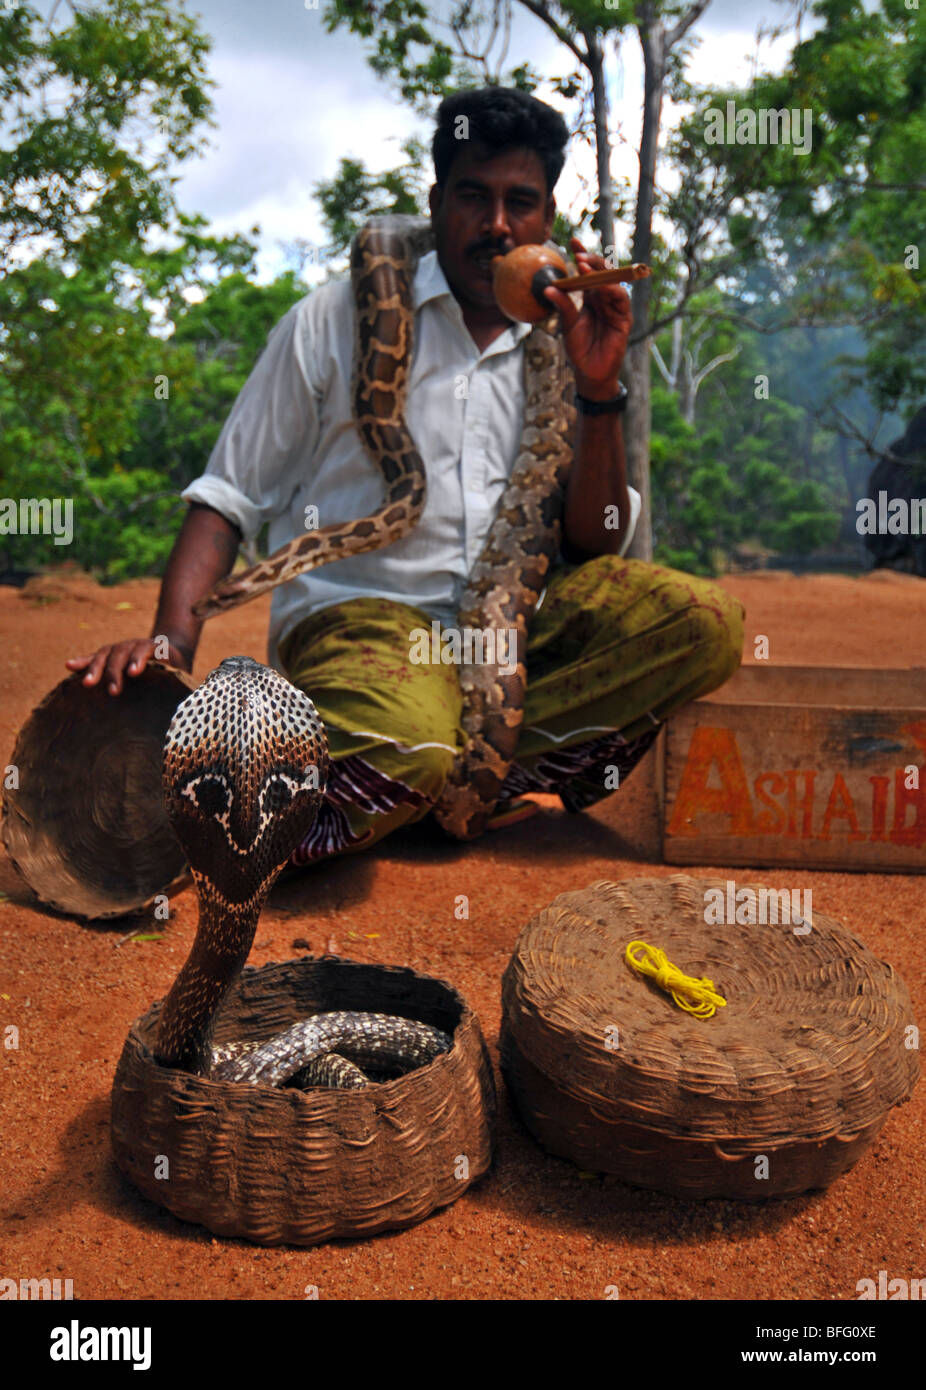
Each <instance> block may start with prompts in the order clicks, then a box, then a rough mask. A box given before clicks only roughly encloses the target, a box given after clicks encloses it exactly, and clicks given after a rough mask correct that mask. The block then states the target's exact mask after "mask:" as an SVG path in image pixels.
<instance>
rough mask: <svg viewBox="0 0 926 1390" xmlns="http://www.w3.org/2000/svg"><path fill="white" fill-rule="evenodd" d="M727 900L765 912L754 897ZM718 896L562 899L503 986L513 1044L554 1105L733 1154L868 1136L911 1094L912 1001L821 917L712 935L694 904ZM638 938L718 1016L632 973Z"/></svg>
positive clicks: (529, 938) (590, 891)
mask: <svg viewBox="0 0 926 1390" xmlns="http://www.w3.org/2000/svg"><path fill="white" fill-rule="evenodd" d="M737 887H738V889H739V890H740V891H741V890H742V889H743V887H748V889H749V890H750V892H751V893H754V894H755V895H756V902H757V903H758V904H759V905H760V906H761V903H762V901H763V895H765V900H766V901H767V902H770V901H771V897H770V893H771V891H772V890H769V889H768V888H767V887H765V886H764V885H758V884H750V885H742V884H740V885H737ZM727 892H728V886H727V884H726V883H725V882H721V881H719V880H712V879H700V878H699V879H695V878H690V877H688V876H686V875H682V874H679V875H673V876H672V877H671V878H668V879H652V880H647V879H630V880H625V881H624V882H623V883H620V884H617V883H609V882H599V883H593V884H591V885H590V886H589V887H588V888H586V889H585V890H583V891H581V892H572V893H562V894H560V896H559V897H558V898H556V899H555V901H554V902H553V903H551V904H550V906H549V907H547V908H544V909H543V910H542V911H541V912H539V913H537V914H536V915H535V916H534V917H533V919H532V920H531V921H530V922H529V923H528V925H527V926H526V927H525V928H524V930H523V931H522V933H521V935H520V937H519V939H518V942H517V945H516V947H515V951H514V954H513V956H512V959H511V962H510V963H509V966H508V969H507V971H506V974H505V981H504V995H503V1011H504V1018H505V1027H506V1030H507V1031H508V1034H509V1035H510V1037H511V1038H512V1039H513V1040H514V1042H515V1043H516V1044H517V1046H518V1047H519V1048H520V1050H521V1051H522V1052H523V1054H524V1055H525V1056H526V1057H527V1058H528V1059H529V1060H530V1062H531V1063H532V1065H533V1066H534V1067H536V1068H537V1069H538V1070H539V1072H541V1073H542V1074H543V1075H545V1076H546V1077H548V1078H549V1079H550V1081H551V1083H552V1084H554V1085H555V1086H556V1087H557V1088H558V1089H560V1090H561V1091H562V1092H563V1093H564V1094H569V1095H571V1096H574V1097H585V1098H586V1099H589V1098H593V1107H594V1109H595V1110H596V1112H597V1113H598V1114H599V1115H602V1114H608V1115H610V1116H612V1118H617V1117H631V1118H633V1119H634V1120H635V1121H637V1122H641V1123H645V1124H646V1125H647V1126H648V1127H650V1128H652V1129H655V1130H659V1131H661V1132H662V1133H664V1134H666V1135H677V1136H686V1137H689V1138H702V1139H704V1140H706V1141H708V1142H709V1143H723V1144H724V1145H725V1146H732V1147H735V1146H736V1144H737V1143H741V1144H744V1145H747V1146H748V1145H749V1144H753V1143H756V1142H763V1143H766V1144H767V1143H773V1142H777V1141H780V1140H782V1139H783V1138H785V1137H786V1138H787V1140H788V1142H794V1141H796V1140H798V1139H805V1140H810V1141H814V1142H817V1141H823V1140H826V1139H829V1138H831V1137H835V1136H841V1137H843V1138H845V1137H846V1136H847V1135H850V1134H856V1133H860V1132H862V1131H863V1130H865V1128H866V1127H867V1126H869V1125H871V1124H872V1123H873V1122H875V1121H877V1120H878V1119H881V1118H883V1116H884V1114H885V1113H886V1112H887V1110H888V1109H889V1108H890V1107H891V1106H892V1105H894V1104H896V1103H897V1102H898V1101H901V1100H902V1099H904V1098H905V1097H906V1096H907V1095H909V1093H910V1091H911V1090H912V1087H913V1083H914V1081H915V1079H916V1075H917V1071H918V1065H917V1061H916V1058H915V1057H914V1056H913V1055H912V1054H911V1053H910V1052H909V1051H908V1050H907V1049H905V1047H904V1046H903V1038H904V1028H905V1026H906V1025H907V1024H909V1023H910V1022H911V1021H912V1014H911V1008H910V997H909V994H908V992H907V989H906V986H905V985H904V983H903V981H902V980H901V979H900V977H899V976H898V975H897V974H896V972H895V971H894V970H893V969H892V968H891V966H889V965H887V964H885V962H883V961H881V960H879V959H878V958H877V957H876V956H875V955H874V954H873V953H872V952H871V951H870V950H869V949H868V948H867V947H866V946H865V945H864V944H863V943H862V942H861V941H860V940H859V939H858V937H856V936H854V935H853V934H852V933H851V932H850V931H848V930H847V929H846V928H845V927H843V926H842V925H841V924H840V923H838V922H836V921H834V920H833V919H832V918H830V917H827V916H825V915H824V914H823V913H820V912H816V911H814V912H813V913H812V917H811V920H810V921H809V922H805V921H801V920H800V919H798V920H797V922H796V924H795V920H794V919H791V920H790V921H784V922H779V921H778V919H777V913H776V914H775V920H774V921H768V922H767V924H764V925H763V924H761V918H760V921H759V922H754V923H750V922H748V921H746V922H743V921H736V920H732V921H731V920H726V921H725V922H723V923H715V924H711V920H710V914H709V913H706V911H705V905H706V903H707V902H709V901H715V902H717V901H720V900H719V899H718V898H717V896H716V895H717V894H723V895H724V898H726V895H727ZM708 894H713V895H714V896H713V898H708V896H707V895H708ZM777 897H778V895H777V893H776V895H775V899H776V902H777ZM741 915H744V916H748V914H742V913H741ZM767 915H769V914H767ZM706 917H707V918H708V920H705V919H706ZM634 940H645V941H648V942H650V943H652V944H653V945H655V946H658V947H660V948H661V949H662V950H664V951H665V953H666V955H667V956H668V958H669V960H670V961H672V962H673V963H674V964H676V965H678V966H679V967H680V968H681V969H682V970H683V971H684V972H685V973H686V974H688V975H692V976H695V977H697V978H703V977H707V978H708V979H710V980H712V981H713V982H714V983H715V986H716V988H717V990H718V991H719V992H720V994H721V995H722V996H723V997H724V998H725V999H726V1000H727V1005H726V1007H723V1008H720V1009H718V1011H717V1013H716V1014H715V1015H714V1017H712V1018H710V1019H707V1020H703V1019H697V1018H694V1017H692V1015H691V1014H690V1013H686V1012H683V1011H682V1010H681V1009H680V1008H678V1007H677V1005H676V1004H675V1002H674V1001H673V999H672V996H671V994H668V993H666V992H665V991H663V990H662V989H660V988H659V987H658V986H657V985H656V984H655V983H654V982H653V981H651V980H649V979H646V978H645V977H644V976H642V975H640V974H638V973H637V972H636V971H634V970H633V969H631V967H630V966H629V965H628V964H627V963H626V961H625V958H624V956H625V951H626V948H627V945H628V943H629V942H631V941H634Z"/></svg>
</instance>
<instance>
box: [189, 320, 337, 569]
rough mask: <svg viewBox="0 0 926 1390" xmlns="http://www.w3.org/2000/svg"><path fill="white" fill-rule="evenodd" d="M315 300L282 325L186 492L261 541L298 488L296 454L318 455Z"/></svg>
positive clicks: (270, 340)
mask: <svg viewBox="0 0 926 1390" xmlns="http://www.w3.org/2000/svg"><path fill="white" fill-rule="evenodd" d="M307 307H308V306H307V301H306V300H302V301H300V303H298V304H294V305H293V307H292V308H291V309H290V310H289V312H288V313H287V314H284V316H283V318H282V319H281V320H280V322H279V323H278V324H277V325H276V327H275V328H274V329H273V330H272V332H271V333H270V336H269V337H268V339H267V345H266V347H265V348H264V350H263V352H262V353H261V355H260V357H259V358H258V360H257V363H256V365H255V367H254V369H253V371H252V372H251V375H250V376H249V377H248V379H247V381H246V382H245V384H244V386H243V387H242V389H241V391H240V393H239V395H238V399H237V400H236V401H235V404H234V406H233V407H232V410H231V413H230V414H229V416H228V419H227V420H226V421H225V424H224V426H223V428H222V433H221V434H220V435H219V438H218V441H217V443H216V446H215V448H214V449H213V451H212V453H211V455H210V457H209V462H208V464H207V465H206V471H205V472H204V473H203V474H202V476H201V477H199V478H197V479H195V481H194V482H192V483H190V485H189V487H187V488H186V489H185V490H184V491H183V492H182V493H181V496H182V497H183V498H184V500H185V501H187V502H201V503H203V504H204V505H205V506H208V507H213V508H214V509H215V510H216V511H217V512H220V513H221V514H222V516H224V517H226V518H227V520H229V521H232V522H234V524H235V525H236V526H237V527H238V529H239V530H240V531H241V534H242V536H243V537H244V539H245V540H246V541H247V540H253V539H254V537H255V536H256V535H257V533H258V531H259V530H260V528H261V526H262V525H263V523H264V522H265V521H269V520H271V518H273V517H274V516H278V515H279V514H280V513H282V512H283V511H284V510H285V508H286V506H287V503H288V502H289V500H290V497H291V496H292V493H293V487H294V479H293V470H292V466H291V460H292V457H293V454H294V452H295V451H297V450H298V451H299V453H300V454H301V455H302V456H303V457H311V456H312V453H313V452H314V449H315V446H316V443H317V441H318V434H319V411H320V405H321V391H320V389H319V387H318V385H317V384H316V383H315V382H314V380H313V367H314V363H313V362H312V360H311V358H312V352H311V341H310V339H311V333H310V332H309V331H308V329H309V318H310V315H309V314H308V313H307Z"/></svg>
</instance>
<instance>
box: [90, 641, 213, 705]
mask: <svg viewBox="0 0 926 1390" xmlns="http://www.w3.org/2000/svg"><path fill="white" fill-rule="evenodd" d="M163 641H164V639H163V638H161V639H160V640H158V639H156V638H154V637H130V638H128V640H127V641H125V642H113V643H111V644H110V645H109V646H107V647H100V649H99V650H98V651H96V652H94V654H93V655H92V656H72V657H70V658H69V659H68V660H67V661H66V662H65V663H64V664H65V666H67V668H68V670H69V671H86V672H87V674H86V675H85V676H84V680H83V684H84V685H99V683H100V680H101V679H103V680H104V682H105V685H106V689H107V690H108V691H109V693H110V695H119V694H121V693H122V682H123V679H124V677H125V676H140V675H141V673H142V671H144V669H145V667H146V666H147V665H148V662H149V661H150V660H151V659H152V658H153V657H154V655H155V647H157V648H158V650H159V651H161V652H163ZM167 660H168V661H169V662H170V664H171V665H172V666H179V667H180V669H181V670H183V671H191V670H192V669H193V661H192V658H191V657H190V655H189V654H188V653H186V652H183V651H181V650H180V648H179V647H175V646H174V645H173V643H169V644H168V648H167Z"/></svg>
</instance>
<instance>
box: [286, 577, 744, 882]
mask: <svg viewBox="0 0 926 1390" xmlns="http://www.w3.org/2000/svg"><path fill="white" fill-rule="evenodd" d="M743 616H744V615H743V608H742V605H741V604H740V603H739V602H738V601H737V600H736V599H734V598H732V597H731V596H730V595H728V594H726V593H725V592H724V591H723V590H722V589H720V588H718V586H717V585H716V584H714V583H712V582H711V581H709V580H705V579H698V578H696V577H694V576H693V575H688V574H682V573H680V572H678V571H676V570H670V569H664V568H662V567H660V566H657V565H651V564H646V563H644V562H642V561H639V560H626V559H622V558H620V557H618V556H613V555H602V556H598V557H597V558H596V559H594V560H589V561H588V562H587V563H585V564H583V565H579V566H574V567H571V568H569V567H567V568H562V569H558V570H556V571H554V574H553V577H552V578H551V580H550V584H549V586H548V588H547V591H546V594H545V596H544V599H543V602H542V604H541V606H540V608H539V609H538V611H537V612H536V613H535V615H534V617H533V619H532V621H531V624H530V629H529V635H528V646H527V682H528V683H527V696H526V700H525V705H524V723H523V725H522V728H521V734H520V739H519V742H518V752H517V759H516V761H515V763H514V764H513V765H512V768H511V771H510V772H509V775H508V779H507V781H506V783H505V787H504V789H503V797H505V798H507V797H513V796H516V795H520V794H522V793H524V792H528V791H545V792H551V791H552V792H556V793H558V794H559V796H560V799H561V800H562V802H563V804H564V806H566V808H567V809H568V810H581V809H583V808H584V807H585V806H589V805H591V804H592V803H593V802H595V801H598V800H600V799H601V798H602V797H604V796H607V795H609V794H610V792H611V790H612V789H613V788H614V787H616V786H619V785H620V784H621V783H622V782H623V780H624V778H625V777H626V776H627V774H628V773H629V772H630V770H631V768H633V767H634V766H635V765H636V763H637V762H639V760H640V758H641V757H642V756H643V754H644V753H645V752H646V750H647V749H648V748H649V747H650V745H651V744H652V742H653V740H654V738H655V736H656V734H657V732H658V730H659V726H660V725H661V724H662V723H663V722H664V721H665V720H666V719H668V718H669V717H670V715H672V714H673V713H674V712H675V711H676V710H678V709H680V708H681V706H682V705H685V704H687V703H688V702H689V701H690V700H694V699H696V698H697V697H698V696H700V695H705V694H707V693H708V691H711V690H714V689H716V688H717V686H719V685H722V684H723V682H724V681H725V680H727V679H728V678H729V677H730V676H731V675H732V674H733V672H734V671H735V670H736V668H737V666H738V665H739V663H740V657H741V654H742V645H743ZM416 629H417V630H419V631H420V630H422V629H423V630H424V631H425V632H427V633H431V631H432V619H431V618H430V617H429V616H428V614H426V613H424V612H423V611H422V610H421V609H418V608H413V607H409V606H407V605H406V604H401V603H393V602H390V601H389V600H386V599H379V598H358V599H352V600H350V601H349V602H347V603H342V604H337V605H335V606H333V607H330V608H325V609H323V610H322V611H321V612H320V613H316V614H313V615H312V616H310V617H308V618H306V619H304V620H303V621H302V622H301V623H299V624H298V625H297V626H296V627H295V628H293V629H292V630H291V631H290V632H289V633H288V634H287V635H286V637H285V638H284V639H283V641H282V642H281V644H280V658H281V662H282V665H283V669H284V671H285V673H286V675H287V676H288V678H289V680H291V681H292V683H293V684H294V685H296V686H299V687H300V688H301V689H302V690H304V691H305V692H306V693H307V694H308V695H309V696H310V697H311V699H312V700H313V701H314V703H315V705H316V707H317V709H318V712H319V714H320V716H321V718H322V720H323V721H324V724H325V728H326V730H327V733H328V741H329V746H330V750H331V757H332V764H331V769H330V772H329V780H328V789H327V794H326V797H325V801H324V803H323V806H322V810H321V812H320V813H319V816H318V819H317V821H316V823H315V825H314V827H313V829H312V831H311V833H310V835H309V836H308V838H307V839H306V840H305V841H304V843H303V844H302V845H301V846H300V848H299V849H298V850H297V851H296V853H295V854H294V856H293V859H292V862H293V863H294V864H305V863H308V862H310V861H314V860H317V859H322V858H326V857H328V856H330V855H334V854H339V853H343V852H345V851H351V850H358V849H365V848H367V846H369V845H372V844H374V843H375V842H376V841H377V840H380V839H382V838H383V836H384V835H388V834H389V833H390V832H391V831H393V830H395V829H397V828H398V827H399V826H401V825H407V824H409V823H411V822H413V821H417V820H420V819H421V818H422V817H423V816H425V815H427V813H428V811H429V810H430V808H431V807H432V806H433V805H434V802H435V801H436V800H437V798H438V797H439V795H440V793H441V790H442V788H443V785H444V782H445V780H446V778H447V776H448V774H449V772H450V769H451V767H452V765H453V762H454V759H455V757H456V756H457V753H458V751H459V750H460V749H461V748H462V746H463V732H462V729H461V726H460V713H461V694H460V686H459V678H458V673H457V667H456V666H455V665H450V664H448V665H444V664H443V663H437V662H430V663H427V664H419V663H416V662H415V661H413V660H412V659H411V658H410V652H411V650H412V645H413V641H414V639H413V637H412V634H413V633H414V632H415V630H416ZM435 645H436V644H435Z"/></svg>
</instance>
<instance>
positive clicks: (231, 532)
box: [65, 502, 241, 695]
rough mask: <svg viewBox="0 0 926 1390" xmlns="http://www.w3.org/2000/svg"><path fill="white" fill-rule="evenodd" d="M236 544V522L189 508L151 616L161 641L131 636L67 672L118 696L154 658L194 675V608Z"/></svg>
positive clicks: (228, 564)
mask: <svg viewBox="0 0 926 1390" xmlns="http://www.w3.org/2000/svg"><path fill="white" fill-rule="evenodd" d="M240 540H241V532H240V531H239V530H238V527H237V526H236V525H235V524H234V522H232V521H228V520H227V519H226V518H225V517H224V516H222V515H221V513H220V512H217V511H215V510H214V508H212V507H206V506H202V505H200V504H199V503H197V502H193V503H191V504H190V508H189V511H188V512H187V514H186V516H185V517H184V521H183V525H182V527H181V528H180V535H179V536H178V537H177V540H176V542H175V543H174V548H173V550H172V551H171V553H170V559H169V560H168V561H167V568H166V570H165V571H164V580H163V583H162V584H161V597H160V600H159V602H158V611H157V613H156V614H155V617H154V631H155V633H156V634H157V633H162V634H164V635H163V636H162V637H161V638H160V640H159V639H158V637H157V636H155V637H130V638H129V639H128V640H127V641H125V642H112V643H111V644H110V645H109V646H107V647H100V649H99V651H96V652H94V654H93V656H72V657H71V658H70V660H69V661H66V662H65V665H66V666H67V668H68V670H70V671H86V673H87V674H86V675H85V676H84V680H83V683H84V685H99V683H100V681H101V680H102V681H104V683H105V686H106V689H107V690H108V691H109V693H110V695H119V694H120V693H121V691H122V684H123V681H124V679H125V677H126V676H128V677H130V678H131V677H133V676H140V675H141V673H142V671H144V669H145V667H146V666H147V665H148V662H149V661H150V660H151V659H152V657H154V658H158V657H159V656H161V655H163V657H164V659H166V660H167V661H169V662H170V663H171V665H172V666H179V668H180V669H181V671H192V669H193V657H194V655H195V652H196V645H197V643H198V641H199V634H200V631H201V630H202V623H201V622H200V621H199V620H198V619H197V618H194V617H193V612H192V609H193V604H194V603H196V602H197V600H198V599H201V598H202V597H203V595H204V594H208V593H209V591H210V589H213V588H214V587H215V585H216V584H218V583H219V581H220V580H222V579H224V578H225V576H226V575H227V574H228V573H229V572H230V571H231V569H232V566H233V565H234V563H235V556H236V555H237V554H238V543H239V541H240ZM165 642H166V643H167V649H166V652H165V649H164V643H165Z"/></svg>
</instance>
